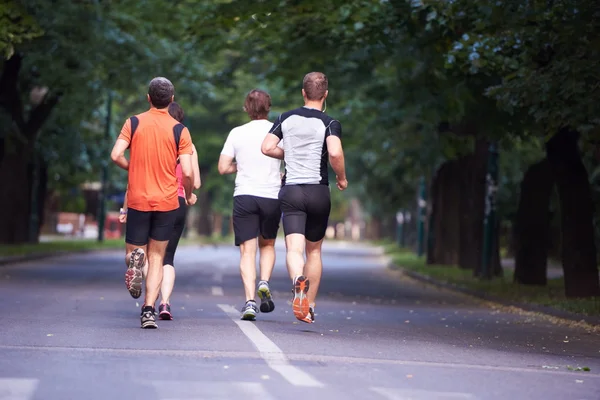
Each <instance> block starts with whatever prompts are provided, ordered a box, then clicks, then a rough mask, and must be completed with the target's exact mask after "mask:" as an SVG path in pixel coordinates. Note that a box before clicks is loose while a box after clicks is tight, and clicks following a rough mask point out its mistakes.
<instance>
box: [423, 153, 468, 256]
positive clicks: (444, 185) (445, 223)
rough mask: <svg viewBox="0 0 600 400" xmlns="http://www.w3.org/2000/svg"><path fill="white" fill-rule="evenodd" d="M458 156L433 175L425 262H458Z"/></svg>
mask: <svg viewBox="0 0 600 400" xmlns="http://www.w3.org/2000/svg"><path fill="white" fill-rule="evenodd" d="M460 164H461V162H460V160H451V161H446V162H445V163H444V164H442V166H441V167H440V168H439V169H438V170H437V172H436V174H435V177H434V178H433V184H432V190H431V192H432V193H431V201H432V213H431V218H432V231H433V232H432V233H433V240H432V243H431V246H429V250H430V251H429V253H428V255H427V263H428V264H439V265H458V262H459V251H460V202H461V196H460V187H459V184H458V183H459V181H460V174H461V170H460Z"/></svg>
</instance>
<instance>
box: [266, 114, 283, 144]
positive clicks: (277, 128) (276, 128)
mask: <svg viewBox="0 0 600 400" xmlns="http://www.w3.org/2000/svg"><path fill="white" fill-rule="evenodd" d="M281 122H282V118H281V115H280V116H279V117H277V120H276V121H275V123H273V126H272V127H271V130H269V133H272V134H273V135H275V136H277V137H278V138H279V139H280V140H281V139H283V131H282V130H281Z"/></svg>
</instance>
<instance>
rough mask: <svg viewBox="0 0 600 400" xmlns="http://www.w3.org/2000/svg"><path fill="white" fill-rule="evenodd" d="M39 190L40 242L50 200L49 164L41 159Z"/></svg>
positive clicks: (38, 234)
mask: <svg viewBox="0 0 600 400" xmlns="http://www.w3.org/2000/svg"><path fill="white" fill-rule="evenodd" d="M38 176H39V180H40V181H39V188H38V221H39V223H38V230H37V237H38V240H39V237H40V233H41V232H42V226H43V225H44V220H45V219H46V199H47V198H48V164H47V163H46V161H44V160H43V159H42V157H40V161H39V171H38Z"/></svg>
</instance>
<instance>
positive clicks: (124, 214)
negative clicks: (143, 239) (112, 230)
mask: <svg viewBox="0 0 600 400" xmlns="http://www.w3.org/2000/svg"><path fill="white" fill-rule="evenodd" d="M119 222H120V223H122V224H124V223H126V222H127V210H125V209H124V208H121V209H120V210H119Z"/></svg>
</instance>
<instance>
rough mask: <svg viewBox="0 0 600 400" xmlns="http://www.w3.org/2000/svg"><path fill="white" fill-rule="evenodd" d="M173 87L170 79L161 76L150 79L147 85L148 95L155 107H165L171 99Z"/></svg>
mask: <svg viewBox="0 0 600 400" xmlns="http://www.w3.org/2000/svg"><path fill="white" fill-rule="evenodd" d="M174 95H175V87H174V86H173V84H172V83H171V81H170V80H168V79H167V78H164V77H162V76H159V77H156V78H154V79H152V80H151V81H150V85H149V87H148V96H149V97H150V102H151V103H152V105H153V106H154V107H156V108H165V107H167V106H168V105H169V104H171V101H172V100H173V96H174Z"/></svg>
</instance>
